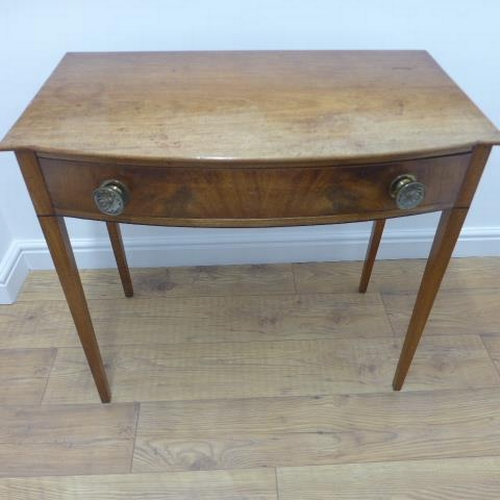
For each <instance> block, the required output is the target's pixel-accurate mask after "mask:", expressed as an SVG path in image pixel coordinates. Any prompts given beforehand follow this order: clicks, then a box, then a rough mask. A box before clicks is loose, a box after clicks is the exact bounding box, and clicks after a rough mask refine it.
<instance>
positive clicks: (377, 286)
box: [293, 237, 500, 293]
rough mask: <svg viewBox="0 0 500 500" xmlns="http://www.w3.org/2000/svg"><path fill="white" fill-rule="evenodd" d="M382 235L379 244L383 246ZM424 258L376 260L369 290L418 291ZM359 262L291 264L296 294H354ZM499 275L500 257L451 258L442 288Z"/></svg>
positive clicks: (474, 284) (478, 283)
mask: <svg viewBox="0 0 500 500" xmlns="http://www.w3.org/2000/svg"><path fill="white" fill-rule="evenodd" d="M383 244H384V243H383V237H382V245H383ZM425 262H426V260H425V259H398V260H380V261H376V262H375V265H374V268H373V274H372V278H371V280H370V284H369V286H368V291H369V292H386V293H395V292H402V291H408V292H417V290H418V287H419V285H420V280H421V279H422V274H423V272H424V267H425ZM362 265H363V263H362V262H356V261H354V262H307V263H302V264H293V269H294V273H295V276H296V282H297V291H298V292H299V293H356V292H357V289H358V284H359V279H360V276H361V269H362ZM499 275H500V257H477V258H454V259H451V261H450V264H449V266H448V270H447V271H446V275H445V277H444V279H443V283H442V285H441V289H442V290H463V289H475V288H493V287H496V286H497V283H496V281H497V280H496V278H495V277H496V276H499Z"/></svg>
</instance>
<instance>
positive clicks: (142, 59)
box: [0, 51, 500, 163]
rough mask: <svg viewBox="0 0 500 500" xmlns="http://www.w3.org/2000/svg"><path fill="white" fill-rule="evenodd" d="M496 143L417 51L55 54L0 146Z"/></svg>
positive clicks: (412, 150)
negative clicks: (50, 69) (56, 62)
mask: <svg viewBox="0 0 500 500" xmlns="http://www.w3.org/2000/svg"><path fill="white" fill-rule="evenodd" d="M477 143H484V144H499V143H500V133H499V132H498V130H497V129H496V128H495V127H494V126H493V125H492V124H491V122H489V121H488V119H487V118H486V117H485V116H484V115H483V114H482V113H481V112H480V111H479V110H478V109H477V108H476V106H475V105H474V104H473V103H472V102H471V101H470V100H469V99H468V97H467V96H466V95H465V94H464V93H463V92H462V91H461V90H460V89H459V88H458V87H457V86H456V84H455V83H454V82H453V81H452V80H451V79H450V78H449V77H448V76H447V75H446V74H445V73H444V72H443V71H442V70H441V69H440V67H439V66H438V65H437V64H436V63H435V61H434V60H433V59H432V58H431V57H430V56H429V55H428V54H427V53H426V52H424V51H304V52H294V51H285V52H151V53H141V52H131V53H69V54H67V55H66V56H65V57H64V58H63V60H62V61H61V63H60V64H59V66H58V67H57V68H56V70H55V71H54V73H53V74H52V75H51V76H50V78H49V79H48V81H47V82H46V83H45V85H44V86H43V87H42V89H41V90H40V92H39V93H38V94H37V96H36V97H35V98H34V100H33V101H32V102H31V104H30V105H29V106H28V108H27V109H26V111H25V112H24V114H23V115H22V116H21V118H20V119H19V120H18V122H17V123H16V124H15V125H14V127H13V128H12V129H11V130H10V132H9V133H8V134H7V136H6V137H5V138H4V140H3V141H2V142H1V143H0V150H20V149H33V150H36V151H38V152H45V153H49V154H51V153H52V154H63V155H64V154H69V155H73V154H74V155H93V156H99V157H109V158H118V159H127V158H133V159H135V160H137V159H144V160H173V161H183V162H185V161H188V162H190V161H193V160H204V161H213V160H216V161H228V162H236V163H237V162H248V161H252V162H254V161H255V162H259V161H260V162H264V163H265V162H294V161H297V162H325V161H341V160H347V161H356V160H362V159H366V158H369V159H374V158H380V159H384V158H395V157H407V156H408V157H409V156H424V155H427V154H433V153H440V152H447V151H466V150H470V149H471V148H472V146H473V145H474V144H477Z"/></svg>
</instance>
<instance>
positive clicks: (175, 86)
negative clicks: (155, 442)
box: [0, 51, 500, 402]
mask: <svg viewBox="0 0 500 500" xmlns="http://www.w3.org/2000/svg"><path fill="white" fill-rule="evenodd" d="M495 144H500V133H499V132H498V130H497V129H496V128H495V127H494V126H493V125H492V124H491V123H490V122H489V121H488V119H487V118H486V117H485V116H484V115H483V114H482V113H481V112H480V111H479V110H478V109H477V107H476V106H475V105H474V104H473V103H472V102H471V100H470V99H469V98H468V97H467V96H466V95H465V94H464V93H463V92H462V91H461V90H460V89H459V88H458V87H457V85H456V84H455V83H454V82H453V81H452V80H451V79H450V78H449V77H448V76H447V75H446V74H445V73H444V72H443V70H442V69H441V68H440V67H439V66H438V64H437V63H436V62H435V61H434V60H433V59H432V58H431V57H430V56H429V54H427V53H426V52H423V51H387V52H385V51H311V52H307V51H302V52H300V51H290V52H287V51H274V52H273V51H271V52H157V53H155V52H151V53H109V54H106V53H82V54H67V55H66V56H65V57H64V58H63V60H62V61H61V63H60V64H59V66H58V67H57V68H56V70H55V71H54V73H53V74H52V75H51V77H50V78H49V79H48V80H47V82H46V83H45V84H44V86H43V87H42V89H41V90H40V92H39V93H38V94H37V96H36V97H35V99H34V100H33V101H32V102H31V103H30V105H29V106H28V108H27V109H26V111H25V112H24V113H23V115H22V116H21V117H20V119H19V120H18V122H17V123H16V124H15V125H14V127H13V128H12V129H11V130H10V132H9V133H8V134H7V136H6V137H5V138H4V139H3V141H2V142H1V143H0V150H12V151H15V152H16V156H17V159H18V161H19V165H20V167H21V170H22V173H23V176H24V179H25V181H26V184H27V186H28V189H29V192H30V195H31V198H32V200H33V204H34V206H35V209H36V212H37V215H38V217H39V221H40V224H41V227H42V229H43V232H44V235H45V238H46V240H47V244H48V247H49V250H50V252H51V255H52V257H53V260H54V265H55V267H56V270H57V272H58V275H59V278H60V280H61V284H62V287H63V290H64V292H65V295H66V298H67V301H68V305H69V308H70V311H71V313H72V315H73V318H74V321H75V325H76V328H77V332H78V335H79V337H80V340H81V343H82V346H83V348H84V350H85V354H86V356H87V360H88V362H89V366H90V369H91V371H92V374H93V376H94V380H95V382H96V386H97V389H98V391H99V395H100V397H101V400H102V401H104V402H107V401H110V399H111V393H110V389H109V386H108V381H107V377H106V373H105V370H104V365H103V362H102V359H101V355H100V352H99V346H98V344H97V340H96V336H95V333H94V329H93V325H92V321H91V318H90V314H89V311H88V307H87V303H86V300H85V296H84V293H83V289H82V286H81V282H80V278H79V275H78V270H77V268H76V264H75V259H74V255H73V252H72V249H71V244H70V241H69V238H68V234H67V231H66V226H65V223H64V218H63V217H64V216H71V217H81V218H84V219H96V220H102V221H105V222H106V224H107V228H108V232H109V235H110V239H111V243H112V246H113V251H114V254H115V256H116V260H117V264H118V268H119V271H120V276H121V279H122V283H123V287H124V291H125V294H126V295H127V296H131V295H132V293H133V290H132V283H131V280H130V274H129V272H128V267H127V261H126V258H125V252H124V248H123V242H122V239H121V234H120V229H119V226H118V224H117V223H118V222H128V223H140V224H157V225H170V226H174V225H175V226H205V227H252V226H289V225H305V224H327V223H340V222H353V221H363V220H375V221H376V222H375V223H374V227H373V233H372V237H371V240H370V243H369V247H368V251H367V256H366V259H365V265H364V267H363V271H362V276H361V281H360V287H359V289H360V291H361V292H364V291H366V288H367V286H368V282H369V279H370V274H371V270H372V267H373V263H374V261H375V257H376V253H377V248H378V246H379V243H380V240H381V237H382V232H383V228H384V223H385V220H386V219H387V218H390V217H403V216H408V215H413V214H418V213H424V212H432V211H438V210H439V211H442V215H441V219H440V222H439V227H438V230H437V232H436V236H435V239H434V243H433V245H432V249H431V252H430V255H429V259H428V262H427V266H426V269H425V272H424V275H423V277H422V283H421V285H420V289H419V292H418V296H417V299H416V302H415V307H414V310H413V314H412V317H411V320H410V323H409V326H408V330H407V333H406V337H405V341H404V345H403V348H402V351H401V356H400V359H399V363H398V367H397V370H396V374H395V377H394V380H393V388H394V389H396V390H399V389H400V388H401V386H402V384H403V381H404V379H405V377H406V374H407V372H408V369H409V367H410V363H411V360H412V358H413V355H414V353H415V350H416V348H417V346H418V343H419V340H420V337H421V335H422V332H423V330H424V327H425V323H426V321H427V318H428V316H429V314H430V311H431V307H432V304H433V302H434V299H435V297H436V294H437V291H438V289H439V284H440V282H441V279H442V278H443V275H444V272H445V270H446V266H447V264H448V262H449V259H450V256H451V254H452V251H453V247H454V245H455V242H456V241H457V238H458V236H459V234H460V230H461V228H462V224H463V221H464V220H465V217H466V215H467V211H468V208H469V206H470V204H471V202H472V199H473V196H474V192H475V190H476V187H477V185H478V182H479V179H480V177H481V173H482V171H483V168H484V166H485V164H486V162H487V159H488V155H489V153H490V150H491V147H492V146H493V145H495ZM402 174H411V175H412V176H414V177H415V178H416V181H418V182H419V183H421V184H422V185H423V186H425V197H424V199H423V201H422V202H421V203H420V204H419V205H418V206H416V207H415V208H409V209H399V208H398V207H397V204H396V202H395V200H394V198H392V197H391V196H390V194H389V189H390V186H391V184H392V183H393V181H394V179H396V178H398V177H399V176H400V175H402ZM412 179H413V177H412ZM109 180H115V181H119V182H120V184H119V186H123V185H125V186H126V191H128V192H129V194H130V199H129V201H128V204H127V205H126V206H125V208H124V210H123V212H121V213H120V214H119V215H116V216H112V215H105V214H104V213H101V211H99V209H98V208H97V206H96V205H95V203H94V200H93V191H94V190H95V189H96V188H99V187H100V186H101V185H102V184H103V182H104V181H109ZM102 189H104V194H105V196H107V195H108V194H109V192H108V191H106V190H105V189H107V188H102ZM120 189H121V188H120ZM418 189H420V192H423V187H422V186H419V187H418ZM401 206H409V205H401ZM101 208H102V207H101Z"/></svg>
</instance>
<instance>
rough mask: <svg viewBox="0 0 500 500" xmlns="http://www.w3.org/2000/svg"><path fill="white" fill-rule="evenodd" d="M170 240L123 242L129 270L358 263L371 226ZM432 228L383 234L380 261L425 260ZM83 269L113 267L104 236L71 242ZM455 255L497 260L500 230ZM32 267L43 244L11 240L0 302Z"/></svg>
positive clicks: (43, 258)
mask: <svg viewBox="0 0 500 500" xmlns="http://www.w3.org/2000/svg"><path fill="white" fill-rule="evenodd" d="M181 233H182V234H179V235H177V236H172V234H170V235H169V236H168V237H160V238H158V237H154V238H152V237H132V238H125V241H124V243H125V248H126V253H127V258H128V261H129V265H130V266H131V267H165V266H172V267H173V266H191V265H229V264H249V263H251V264H262V263H279V262H311V261H340V260H361V259H363V258H364V255H365V251H366V246H367V242H368V238H369V226H366V229H362V230H358V231H348V232H342V231H340V232H339V231H338V230H335V229H334V228H332V227H329V226H324V227H321V228H317V227H301V228H280V229H265V230H263V229H255V230H253V229H247V230H242V231H230V230H213V231H212V232H210V231H207V230H203V231H196V230H193V231H189V230H186V231H185V232H184V231H183V232H181ZM433 235H434V233H433V231H432V230H428V229H426V230H415V229H394V230H387V231H386V233H385V234H384V236H383V240H382V244H381V248H380V251H379V256H378V258H379V259H400V258H426V257H427V255H428V253H429V249H430V245H431V242H432V238H433ZM72 245H73V250H74V252H75V256H76V260H77V263H78V266H79V268H81V269H99V268H108V267H114V266H115V262H114V259H113V255H112V252H111V248H110V245H109V242H108V240H107V239H106V238H99V239H73V240H72ZM454 256H455V257H471V256H500V227H483V228H469V229H467V228H464V229H463V231H462V234H461V236H460V240H459V242H458V244H457V246H456V249H455V252H454ZM31 269H33V270H34V269H53V264H52V260H51V258H50V255H49V253H48V250H47V247H46V245H45V242H44V240H20V241H17V242H14V243H13V244H12V245H11V247H10V248H9V251H8V252H7V255H6V256H5V257H4V259H3V260H2V262H1V263H0V304H8V303H12V302H14V301H15V299H16V297H17V294H18V293H19V290H20V289H21V286H22V283H23V281H24V280H25V278H26V276H27V275H28V273H29V270H31Z"/></svg>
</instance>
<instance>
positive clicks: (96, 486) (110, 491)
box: [0, 470, 278, 500]
mask: <svg viewBox="0 0 500 500" xmlns="http://www.w3.org/2000/svg"><path fill="white" fill-rule="evenodd" d="M0 496H1V497H2V498H3V499H5V500H39V499H41V498H50V499H54V500H55V499H57V500H74V499H75V498H78V499H92V498H99V499H103V498H106V500H136V499H139V498H141V499H148V500H198V499H202V498H203V499H204V500H243V499H245V500H277V498H278V497H277V493H276V478H275V473H274V471H272V470H233V471H210V472H202V471H199V472H182V473H168V474H133V475H131V474H129V475H124V474H120V475H113V474H109V475H93V476H73V477H62V478H58V477H37V478H30V479H15V478H14V479H3V480H2V479H0Z"/></svg>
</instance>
